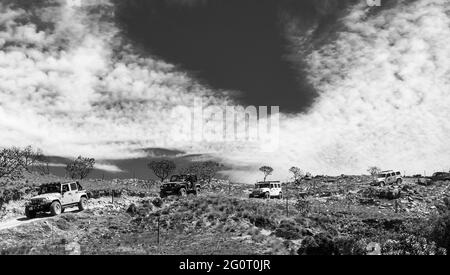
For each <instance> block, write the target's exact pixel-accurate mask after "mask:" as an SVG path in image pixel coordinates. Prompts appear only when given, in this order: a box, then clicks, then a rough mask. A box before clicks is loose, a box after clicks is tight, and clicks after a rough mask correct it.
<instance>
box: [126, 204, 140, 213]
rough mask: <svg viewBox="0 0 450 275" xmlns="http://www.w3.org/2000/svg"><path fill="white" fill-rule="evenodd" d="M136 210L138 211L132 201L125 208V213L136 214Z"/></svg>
mask: <svg viewBox="0 0 450 275" xmlns="http://www.w3.org/2000/svg"><path fill="white" fill-rule="evenodd" d="M137 212H138V210H137V207H136V205H135V204H134V203H132V204H131V205H130V206H129V207H128V209H127V213H129V214H132V215H134V214H136V213H137Z"/></svg>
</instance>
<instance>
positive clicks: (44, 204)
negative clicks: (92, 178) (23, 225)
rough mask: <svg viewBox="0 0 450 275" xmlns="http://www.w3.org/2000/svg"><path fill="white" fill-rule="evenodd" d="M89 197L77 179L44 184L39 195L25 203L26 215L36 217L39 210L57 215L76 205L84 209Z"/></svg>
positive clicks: (30, 217)
mask: <svg viewBox="0 0 450 275" xmlns="http://www.w3.org/2000/svg"><path fill="white" fill-rule="evenodd" d="M87 198H88V196H87V194H86V191H85V190H83V188H82V187H81V185H80V184H79V183H78V182H77V181H72V182H64V183H61V182H53V183H47V184H43V185H41V186H40V188H39V192H38V195H37V196H34V197H32V198H31V200H30V201H29V202H28V203H27V204H26V205H25V215H26V216H27V218H29V219H32V218H34V217H36V214H37V213H38V212H50V213H51V214H52V215H53V216H56V215H59V214H61V213H62V212H64V209H65V208H69V207H74V206H78V209H80V210H84V209H85V208H86V203H87Z"/></svg>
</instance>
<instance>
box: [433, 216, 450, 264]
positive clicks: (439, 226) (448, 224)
mask: <svg viewBox="0 0 450 275" xmlns="http://www.w3.org/2000/svg"><path fill="white" fill-rule="evenodd" d="M431 236H432V239H433V240H434V241H435V242H436V244H437V245H438V246H439V247H443V248H445V250H446V251H447V255H448V254H449V252H450V211H447V212H445V213H444V214H443V215H442V216H440V217H439V218H438V219H437V220H436V222H435V223H434V226H433V229H432V233H431Z"/></svg>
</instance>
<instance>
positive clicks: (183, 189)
mask: <svg viewBox="0 0 450 275" xmlns="http://www.w3.org/2000/svg"><path fill="white" fill-rule="evenodd" d="M186 195H187V193H186V189H185V188H181V189H180V196H182V197H186Z"/></svg>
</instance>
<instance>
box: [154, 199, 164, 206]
mask: <svg viewBox="0 0 450 275" xmlns="http://www.w3.org/2000/svg"><path fill="white" fill-rule="evenodd" d="M152 204H153V205H154V206H156V207H161V206H162V205H163V200H162V199H161V198H154V199H153V201H152Z"/></svg>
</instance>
